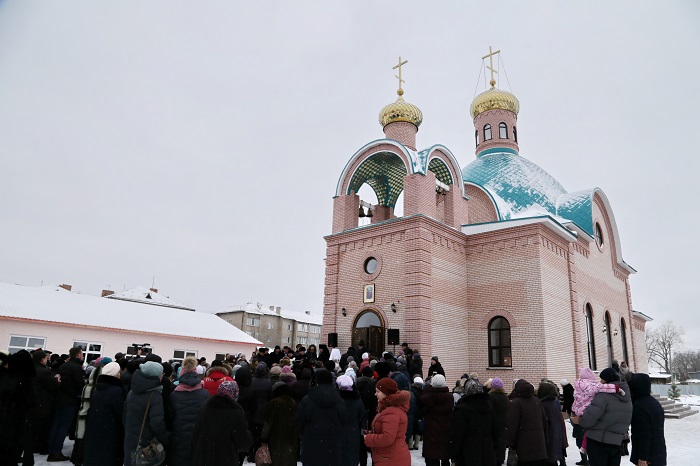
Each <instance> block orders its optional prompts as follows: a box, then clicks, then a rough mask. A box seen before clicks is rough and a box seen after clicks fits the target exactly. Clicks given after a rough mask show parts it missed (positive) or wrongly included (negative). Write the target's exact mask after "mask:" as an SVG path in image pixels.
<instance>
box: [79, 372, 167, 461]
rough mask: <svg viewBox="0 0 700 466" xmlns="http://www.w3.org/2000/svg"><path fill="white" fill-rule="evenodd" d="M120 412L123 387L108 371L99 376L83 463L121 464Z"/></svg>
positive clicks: (121, 421)
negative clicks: (107, 373) (106, 373)
mask: <svg viewBox="0 0 700 466" xmlns="http://www.w3.org/2000/svg"><path fill="white" fill-rule="evenodd" d="M154 397H155V395H154ZM123 415H124V389H123V388H122V383H121V381H120V380H119V379H118V378H117V377H112V376H109V375H100V376H98V377H97V384H96V386H95V391H94V392H93V393H92V397H91V398H90V412H89V414H88V417H87V423H86V426H85V450H84V458H83V466H119V465H121V464H124V425H123V418H122V416H123Z"/></svg>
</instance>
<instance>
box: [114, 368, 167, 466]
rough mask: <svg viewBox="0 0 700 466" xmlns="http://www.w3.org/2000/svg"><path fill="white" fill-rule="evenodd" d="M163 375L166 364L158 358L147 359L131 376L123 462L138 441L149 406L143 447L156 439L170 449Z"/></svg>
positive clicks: (125, 409) (125, 411)
mask: <svg viewBox="0 0 700 466" xmlns="http://www.w3.org/2000/svg"><path fill="white" fill-rule="evenodd" d="M162 376H163V366H162V365H161V364H160V363H157V362H155V361H147V362H144V363H143V364H141V365H140V366H139V368H138V369H137V370H136V372H134V376H133V377H132V379H131V391H130V392H129V394H128V395H127V397H126V405H125V406H124V413H125V418H124V462H125V463H127V464H128V462H129V460H130V458H131V453H132V452H133V451H134V450H136V446H137V444H138V442H139V433H140V432H141V423H142V421H143V419H144V415H145V414H146V407H147V406H148V418H147V420H146V423H145V425H144V427H143V434H142V435H141V443H140V446H141V447H145V446H146V445H148V444H149V443H150V441H151V440H152V439H154V438H156V439H158V441H159V442H160V443H162V444H163V446H165V449H166V451H167V445H168V431H167V429H166V428H165V410H164V407H163V396H162V395H161V393H162V391H163V385H161V381H160V379H161V377H162ZM149 400H150V403H149Z"/></svg>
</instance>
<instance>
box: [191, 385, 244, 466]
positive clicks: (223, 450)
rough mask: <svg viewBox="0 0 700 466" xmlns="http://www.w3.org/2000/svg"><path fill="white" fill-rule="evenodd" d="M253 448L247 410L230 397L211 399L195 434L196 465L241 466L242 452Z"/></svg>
mask: <svg viewBox="0 0 700 466" xmlns="http://www.w3.org/2000/svg"><path fill="white" fill-rule="evenodd" d="M251 446H253V434H251V433H250V430H248V423H247V422H246V419H245V413H244V412H243V408H241V407H240V405H239V404H238V403H236V402H235V401H233V400H232V399H231V398H229V397H228V396H224V395H214V396H212V397H209V399H208V400H207V402H206V404H205V405H204V407H203V408H202V410H201V411H200V412H199V416H198V417H197V422H196V423H195V426H194V431H193V432H192V463H191V464H192V465H193V466H218V465H235V464H238V452H243V451H248V449H249V448H250V447H251Z"/></svg>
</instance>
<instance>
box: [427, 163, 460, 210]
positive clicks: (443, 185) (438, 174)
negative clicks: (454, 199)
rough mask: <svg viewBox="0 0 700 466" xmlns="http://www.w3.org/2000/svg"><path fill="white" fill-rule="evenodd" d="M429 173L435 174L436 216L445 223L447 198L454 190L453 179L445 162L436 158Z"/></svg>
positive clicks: (429, 165) (429, 166)
mask: <svg viewBox="0 0 700 466" xmlns="http://www.w3.org/2000/svg"><path fill="white" fill-rule="evenodd" d="M428 171H431V172H433V173H434V174H435V179H436V186H435V216H436V219H437V220H438V221H440V222H444V221H445V197H446V195H447V191H448V190H449V189H453V186H452V185H453V184H454V182H453V178H452V173H451V172H450V169H449V168H448V167H447V164H446V163H445V161H444V160H442V159H440V158H434V159H432V160H431V161H430V163H429V164H428Z"/></svg>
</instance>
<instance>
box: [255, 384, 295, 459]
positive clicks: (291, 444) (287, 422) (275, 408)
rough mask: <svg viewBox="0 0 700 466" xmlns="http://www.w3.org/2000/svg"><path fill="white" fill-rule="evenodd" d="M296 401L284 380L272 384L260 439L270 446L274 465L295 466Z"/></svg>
mask: <svg viewBox="0 0 700 466" xmlns="http://www.w3.org/2000/svg"><path fill="white" fill-rule="evenodd" d="M296 410H297V408H296V403H295V402H294V398H292V390H291V388H290V387H289V385H287V384H286V383H284V382H277V383H275V384H274V385H273V386H272V399H271V400H270V402H269V403H268V405H267V411H266V412H265V422H264V423H263V428H262V434H261V439H262V441H263V442H264V443H267V444H268V446H269V447H270V455H271V456H272V464H274V465H275V466H277V465H279V466H296V464H297V455H298V445H299V442H298V438H299V436H298V435H297V432H296V428H295V427H294V415H295V414H296Z"/></svg>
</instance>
